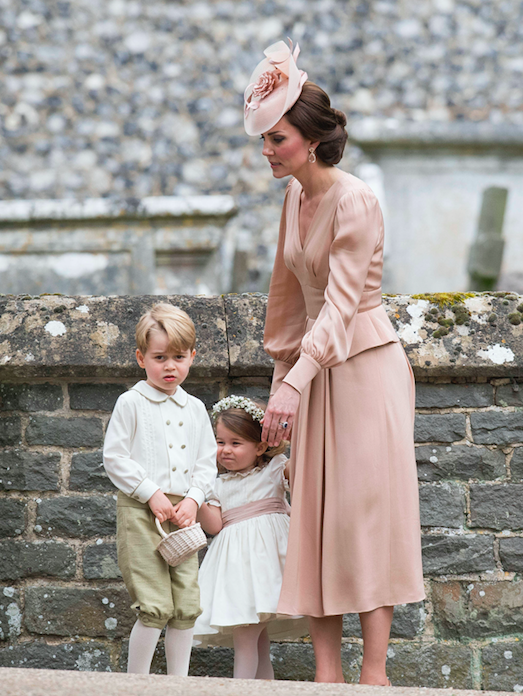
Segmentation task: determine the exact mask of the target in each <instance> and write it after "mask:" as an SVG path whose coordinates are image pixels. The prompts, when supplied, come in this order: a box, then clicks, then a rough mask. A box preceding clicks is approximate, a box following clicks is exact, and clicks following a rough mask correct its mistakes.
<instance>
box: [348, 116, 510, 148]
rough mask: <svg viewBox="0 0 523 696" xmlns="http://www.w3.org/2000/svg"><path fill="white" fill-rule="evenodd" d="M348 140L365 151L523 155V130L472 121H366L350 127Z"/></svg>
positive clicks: (392, 119)
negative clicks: (466, 151) (470, 151)
mask: <svg viewBox="0 0 523 696" xmlns="http://www.w3.org/2000/svg"><path fill="white" fill-rule="evenodd" d="M349 137H350V139H351V140H352V142H354V143H355V144H356V145H359V146H360V147H362V148H363V149H364V150H369V149H373V148H380V149H385V148H398V147H399V148H402V149H408V148H416V149H417V148H435V147H438V148H441V147H445V146H448V147H451V148H452V149H460V150H463V149H473V150H481V149H503V150H510V154H521V152H522V151H523V128H522V127H521V126H515V125H507V124H504V125H499V126H497V125H494V124H492V123H488V122H482V123H474V122H473V121H462V122H460V121H450V122H448V123H445V122H436V121H426V122H415V121H399V120H397V119H394V118H387V119H375V118H364V119H361V120H359V121H356V122H355V123H353V124H352V125H351V126H350V127H349Z"/></svg>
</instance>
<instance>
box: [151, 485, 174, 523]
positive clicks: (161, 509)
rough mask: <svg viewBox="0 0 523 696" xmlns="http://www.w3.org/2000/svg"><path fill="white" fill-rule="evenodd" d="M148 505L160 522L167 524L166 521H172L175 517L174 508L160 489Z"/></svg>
mask: <svg viewBox="0 0 523 696" xmlns="http://www.w3.org/2000/svg"><path fill="white" fill-rule="evenodd" d="M147 503H148V505H149V507H150V508H151V511H152V513H153V515H155V516H156V517H157V518H158V519H159V520H160V522H165V520H170V519H172V518H173V517H174V506H173V504H172V503H171V501H170V500H169V498H168V497H167V496H166V495H165V493H162V491H161V490H159V489H158V490H157V491H156V493H153V494H152V496H151V497H150V498H149V500H148V501H147Z"/></svg>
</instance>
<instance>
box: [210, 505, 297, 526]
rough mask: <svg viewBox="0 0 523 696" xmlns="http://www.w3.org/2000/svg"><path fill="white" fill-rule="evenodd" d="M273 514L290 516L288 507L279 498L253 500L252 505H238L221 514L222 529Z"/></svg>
mask: <svg viewBox="0 0 523 696" xmlns="http://www.w3.org/2000/svg"><path fill="white" fill-rule="evenodd" d="M274 513H280V514H283V515H290V505H289V504H288V503H287V502H286V501H285V500H282V499H281V498H263V499H262V500H255V501H254V502H253V503H246V504H245V505H238V507H234V508H231V509H230V510H227V511H226V512H222V522H223V528H225V527H228V526H229V525H231V524H236V523H237V522H243V521H244V520H250V519H251V518H252V517H260V516H261V515H272V514H274Z"/></svg>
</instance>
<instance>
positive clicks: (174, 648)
mask: <svg viewBox="0 0 523 696" xmlns="http://www.w3.org/2000/svg"><path fill="white" fill-rule="evenodd" d="M193 633H194V628H187V629H185V630H181V629H178V628H171V627H170V626H167V628H166V629H165V657H166V659H167V674H173V675H175V676H177V677H186V676H187V675H188V674H189V662H190V659H191V649H192V637H193Z"/></svg>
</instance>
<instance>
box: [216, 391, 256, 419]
mask: <svg viewBox="0 0 523 696" xmlns="http://www.w3.org/2000/svg"><path fill="white" fill-rule="evenodd" d="M230 408H241V409H243V410H244V411H245V412H246V413H248V414H249V416H251V418H252V419H253V420H255V421H261V419H262V418H263V416H264V415H265V412H264V410H263V409H261V408H260V407H259V406H256V404H255V403H254V401H251V400H250V399H247V398H246V397H245V396H234V395H233V396H226V397H225V399H221V400H220V401H218V403H217V404H214V406H213V407H212V417H213V420H216V418H217V416H218V414H219V413H221V412H222V411H228V410H229V409H230Z"/></svg>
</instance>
